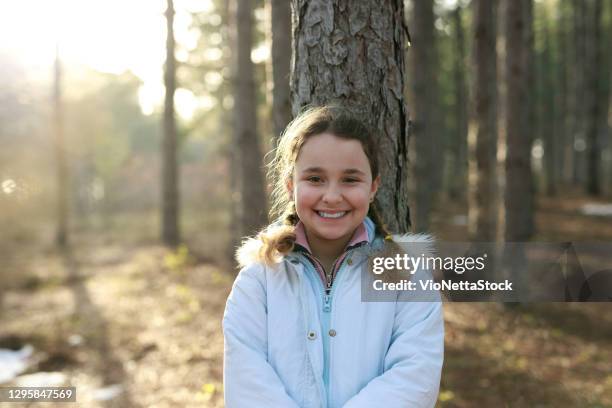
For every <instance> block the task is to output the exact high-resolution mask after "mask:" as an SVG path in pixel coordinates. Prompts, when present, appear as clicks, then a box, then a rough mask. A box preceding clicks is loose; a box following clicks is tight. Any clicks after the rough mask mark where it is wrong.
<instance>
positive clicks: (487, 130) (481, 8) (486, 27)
mask: <svg viewBox="0 0 612 408" xmlns="http://www.w3.org/2000/svg"><path fill="white" fill-rule="evenodd" d="M473 7H474V45H473V56H472V58H473V64H474V67H475V68H474V69H475V71H474V72H475V73H476V74H475V76H476V78H477V80H475V81H473V91H472V94H473V98H474V102H473V112H472V115H471V120H470V126H469V137H468V142H469V174H470V176H469V185H468V191H469V196H468V205H469V208H468V220H469V224H468V225H469V234H470V239H471V240H474V241H493V240H495V236H496V225H497V205H496V194H497V188H496V174H497V171H496V167H497V159H496V155H497V102H496V100H497V89H496V84H497V54H496V51H495V50H496V32H497V29H496V24H495V16H496V13H495V7H496V4H495V2H493V1H491V0H476V1H475V2H474V3H473Z"/></svg>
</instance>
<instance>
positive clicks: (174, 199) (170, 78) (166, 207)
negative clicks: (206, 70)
mask: <svg viewBox="0 0 612 408" xmlns="http://www.w3.org/2000/svg"><path fill="white" fill-rule="evenodd" d="M167 4H168V8H167V9H166V27H167V35H166V66H165V72H164V85H165V89H166V93H165V100H164V118H163V121H164V122H163V123H164V136H163V146H162V155H163V157H162V241H163V242H164V243H165V244H166V245H169V246H176V245H178V243H179V242H180V239H181V238H180V231H179V188H178V185H179V180H178V161H177V135H176V118H175V114H174V92H175V90H176V60H175V57H174V48H175V43H174V29H173V23H174V3H173V0H167Z"/></svg>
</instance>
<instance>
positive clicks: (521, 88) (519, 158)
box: [504, 0, 533, 242]
mask: <svg viewBox="0 0 612 408" xmlns="http://www.w3.org/2000/svg"><path fill="white" fill-rule="evenodd" d="M531 1H532V0H506V17H507V20H506V51H507V53H506V87H507V91H506V98H507V101H506V114H505V119H506V129H507V133H506V134H507V138H506V163H505V169H506V176H505V179H506V191H505V198H504V201H505V210H506V220H505V239H506V241H508V242H518V241H526V240H528V239H529V238H530V237H531V236H532V234H533V215H532V214H533V176H532V172H531V137H530V133H529V131H528V127H527V125H528V120H529V104H528V102H527V99H528V95H529V93H528V89H527V86H528V81H529V73H528V69H529V67H528V64H529V62H528V58H529V55H530V50H529V41H528V40H527V39H528V36H527V35H526V30H527V25H528V24H530V22H529V21H526V19H525V16H526V15H527V13H526V12H525V7H530V5H529V4H528V3H530V2H531Z"/></svg>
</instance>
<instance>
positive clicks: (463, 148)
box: [447, 6, 468, 200]
mask: <svg viewBox="0 0 612 408" xmlns="http://www.w3.org/2000/svg"><path fill="white" fill-rule="evenodd" d="M452 21H453V28H454V37H455V39H454V43H455V51H454V60H455V61H454V63H453V79H454V87H455V89H454V94H455V100H454V105H455V106H454V116H455V129H454V132H453V134H452V136H451V138H452V140H451V142H450V155H449V156H448V158H447V162H448V163H449V167H450V182H449V197H450V198H451V199H455V200H457V199H459V200H461V199H463V198H465V186H466V185H467V177H466V172H467V134H468V109H467V107H468V104H467V103H466V102H467V100H468V92H467V81H466V74H465V63H466V60H465V58H466V57H465V54H466V52H465V34H464V29H463V19H462V8H461V6H457V8H455V10H454V11H453V13H452Z"/></svg>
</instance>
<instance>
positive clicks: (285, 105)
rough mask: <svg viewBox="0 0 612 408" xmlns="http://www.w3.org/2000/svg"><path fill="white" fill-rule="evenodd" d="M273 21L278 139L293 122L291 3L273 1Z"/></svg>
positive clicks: (275, 124) (273, 94)
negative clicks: (290, 76) (290, 82)
mask: <svg viewBox="0 0 612 408" xmlns="http://www.w3.org/2000/svg"><path fill="white" fill-rule="evenodd" d="M270 3H271V21H272V122H273V125H274V138H278V137H279V136H280V134H281V133H282V132H283V130H284V129H285V127H286V126H287V124H288V123H289V122H290V121H291V95H290V94H291V89H290V86H289V73H290V70H291V66H290V64H291V3H290V2H288V1H287V0H271V2H270Z"/></svg>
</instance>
